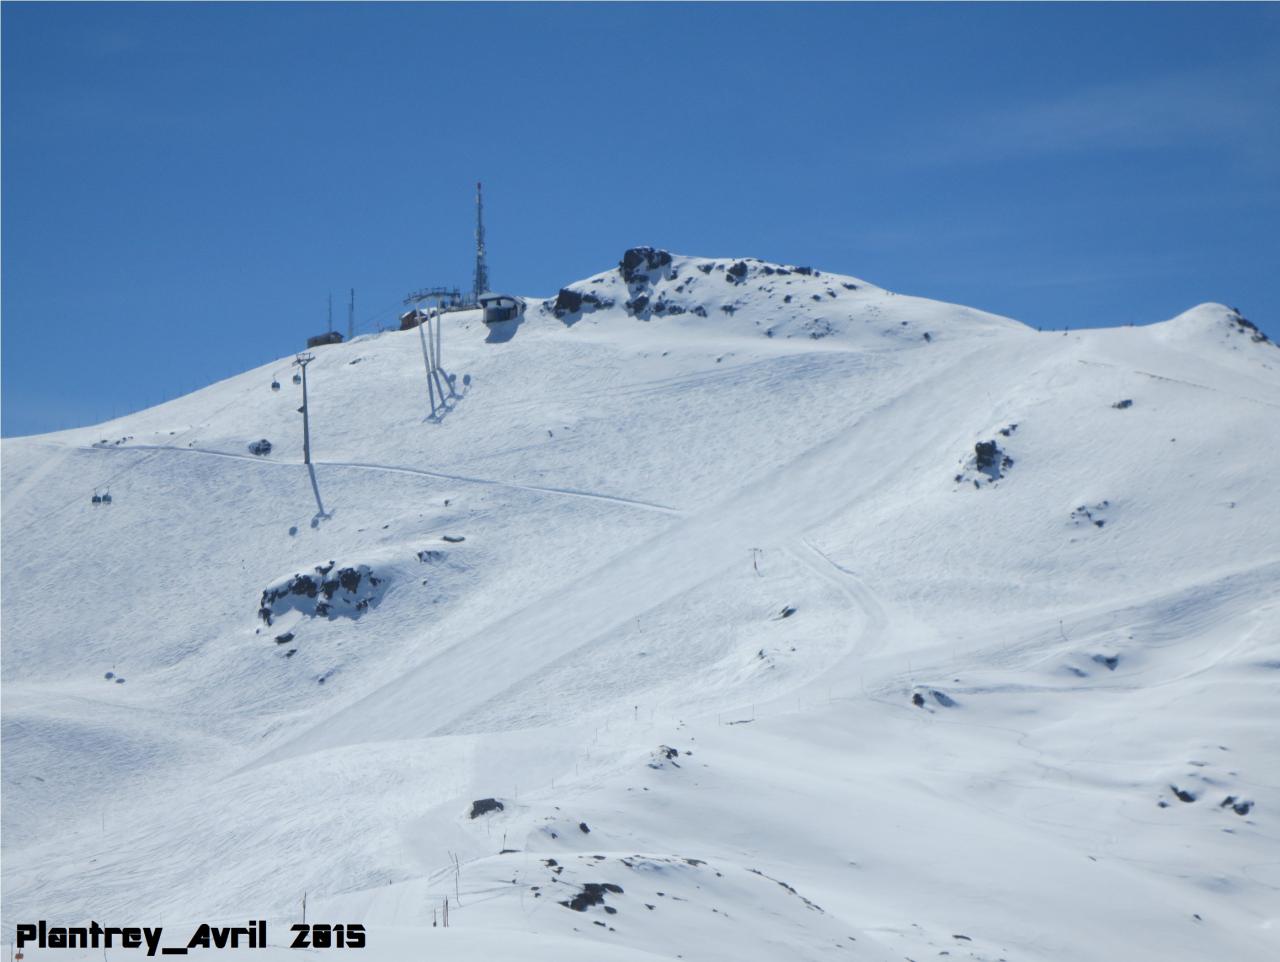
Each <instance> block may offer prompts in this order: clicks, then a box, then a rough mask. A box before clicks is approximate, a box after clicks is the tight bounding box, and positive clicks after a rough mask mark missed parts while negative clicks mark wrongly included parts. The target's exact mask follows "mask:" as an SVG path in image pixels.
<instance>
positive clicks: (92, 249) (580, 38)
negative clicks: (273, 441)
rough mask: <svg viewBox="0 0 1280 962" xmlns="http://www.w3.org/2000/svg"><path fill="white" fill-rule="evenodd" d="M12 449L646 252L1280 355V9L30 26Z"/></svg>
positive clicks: (10, 164) (143, 13) (19, 198)
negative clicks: (1172, 326)
mask: <svg viewBox="0 0 1280 962" xmlns="http://www.w3.org/2000/svg"><path fill="white" fill-rule="evenodd" d="M0 18H2V20H3V24H2V26H3V51H2V53H3V59H2V60H0V70H2V72H3V77H2V79H3V95H2V96H3V103H2V105H0V110H2V112H0V124H2V128H3V129H2V134H3V140H2V144H3V147H2V151H3V158H2V160H3V169H2V179H3V182H2V185H0V187H2V190H3V207H2V214H0V217H2V221H3V223H2V227H3V250H2V255H3V295H2V297H3V303H2V307H3V433H4V434H5V435H6V436H8V435H14V434H26V433H32V432H36V431H46V430H53V429H57V428H62V427H70V426H73V425H77V424H85V423H92V422H95V421H98V420H102V419H105V418H108V417H110V416H112V415H113V414H122V413H125V412H127V411H129V410H133V409H136V408H138V407H141V406H144V405H146V404H148V403H157V402H159V401H160V400H162V399H164V398H167V397H172V396H173V395H175V394H178V393H181V392H184V391H189V390H192V389H194V388H196V387H199V386H201V385H203V384H206V383H208V382H210V381H212V380H216V379H218V378H222V377H226V376H228V375H230V374H233V373H236V372H238V371H241V370H244V369H245V368H248V367H250V366H253V365H256V364H260V363H264V362H266V361H268V360H270V359H272V358H274V357H277V356H281V355H285V354H288V353H290V352H291V351H294V350H296V349H297V348H298V347H299V346H300V345H301V344H302V343H303V341H304V340H305V338H306V336H307V335H309V334H313V333H316V332H318V331H322V330H323V329H324V325H325V305H326V298H327V295H328V293H329V292H330V291H333V292H334V298H335V302H336V305H337V306H336V308H335V315H336V316H337V318H338V319H339V322H340V326H345V319H346V309H345V292H346V290H347V289H348V288H350V287H354V288H356V292H357V293H356V296H357V308H358V310H357V319H358V320H359V321H360V323H361V324H362V325H363V326H364V327H365V328H366V329H372V328H374V326H375V325H376V324H377V323H378V322H379V321H381V322H383V323H388V324H389V323H391V322H392V318H393V315H394V313H395V311H396V309H397V308H398V305H399V301H400V298H401V297H403V295H404V294H405V293H406V292H407V291H409V290H410V289H412V288H415V287H419V286H427V285H437V284H449V285H457V286H459V287H462V288H467V287H469V285H470V282H471V268H472V261H471V257H472V248H471V243H472V240H471V230H472V219H473V208H472V203H473V185H474V182H475V181H476V180H477V179H480V180H483V181H484V182H485V194H486V213H487V218H486V222H487V227H488V240H489V253H490V276H491V280H492V283H493V286H494V287H495V288H497V289H503V290H511V291H515V292H519V293H529V294H540V293H554V291H555V290H556V289H557V288H558V287H559V286H560V285H561V284H564V283H568V282H569V281H572V280H576V279H578V278H580V277H584V276H586V275H589V274H592V273H595V272H597V271H600V270H604V269H606V268H608V267H610V266H611V265H612V264H614V263H616V261H617V259H618V257H619V256H620V255H621V253H622V251H623V250H624V249H626V248H627V247H631V246H635V245H639V244H652V245H655V246H662V247H666V248H669V249H671V250H675V251H679V252H682V253H689V254H701V255H707V256H755V257H761V258H766V259H770V260H780V261H786V262H790V263H805V264H813V265H815V266H818V267H821V268H824V269H828V270H833V271H839V272H844V273H849V274H854V275H857V276H861V277H863V278H865V279H867V280H870V281H873V282H875V283H877V284H881V285H883V286H885V287H889V288H891V289H894V290H899V291H904V292H908V293H912V294H919V295H923V296H927V297H935V298H939V299H943V300H950V301H956V302H960V303H965V304H971V305H973V306H976V307H981V308H984V309H987V310H991V311H995V312H998V313H1002V314H1007V315H1009V316H1012V317H1016V318H1018V319H1019V320H1022V321H1025V322H1027V323H1029V324H1032V325H1037V326H1044V327H1062V326H1064V325H1071V326H1073V327H1075V326H1096V325H1114V324H1121V323H1130V322H1134V323H1147V322H1152V321H1158V320H1162V319H1165V318H1167V317H1170V316H1172V315H1174V314H1176V313H1178V312H1180V311H1182V310H1184V309H1186V308H1187V307H1190V306H1192V305H1194V304H1196V303H1200V302H1202V301H1209V300H1214V301H1223V302H1225V303H1228V304H1231V305H1234V306H1239V307H1240V308H1241V309H1242V310H1243V311H1244V312H1245V314H1246V315H1247V316H1249V317H1250V318H1252V319H1253V320H1254V321H1255V322H1257V323H1258V324H1259V325H1260V326H1261V327H1262V328H1263V329H1264V330H1266V331H1267V332H1268V333H1270V334H1271V335H1272V336H1273V337H1277V336H1280V284H1278V283H1277V275H1280V270H1278V268H1277V265H1280V7H1278V6H1276V5H1271V4H1241V5H1236V4H1208V5H1199V4H1177V5H1160V4H1142V5H1122V4H1089V5H1071V4H1052V5H1020V4H1008V5H1005V4H999V5H989V6H988V5H979V6H961V5H932V4H928V5H926V4H904V5H867V6H861V5H859V6H852V5H849V6H846V5H802V4H789V5H773V4H759V5H731V4H714V5H675V4H662V5H629V4H628V5H622V4H614V5H518V6H505V5H490V4H483V5H476V6H453V5H409V4H390V5H347V4H324V5H310V4H281V5H258V4H225V5H195V4H174V5H153V4H146V5H112V4H16V5H15V4H5V5H4V6H3V8H2V9H0Z"/></svg>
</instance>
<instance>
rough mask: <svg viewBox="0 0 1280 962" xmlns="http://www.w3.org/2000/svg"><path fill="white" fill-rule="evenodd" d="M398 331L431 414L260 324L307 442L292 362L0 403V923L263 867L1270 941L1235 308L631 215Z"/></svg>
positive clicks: (1264, 719) (624, 930)
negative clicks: (136, 392)
mask: <svg viewBox="0 0 1280 962" xmlns="http://www.w3.org/2000/svg"><path fill="white" fill-rule="evenodd" d="M1080 320H1081V322H1082V323H1086V322H1088V321H1089V320H1090V319H1089V318H1083V317H1082V318H1081V319H1080ZM443 325H444V326H443V336H442V357H441V361H442V363H443V367H444V368H445V370H446V371H448V372H449V373H450V374H451V375H452V376H453V382H452V383H453V386H454V392H455V396H454V397H451V398H450V399H449V401H448V404H447V407H446V408H445V409H444V410H442V411H438V412H437V414H436V416H434V417H432V416H431V415H430V405H429V401H428V395H427V384H426V379H425V377H424V371H423V357H422V352H421V349H420V342H419V336H418V333H417V332H416V331H413V330H410V331H405V332H399V331H396V332H386V333H381V334H377V335H369V336H362V337H358V338H356V339H355V340H353V341H351V342H349V343H346V344H340V345H329V346H325V347H321V348H317V349H316V350H315V351H314V354H315V360H314V361H313V362H312V363H311V365H310V367H309V368H308V391H309V403H310V421H311V435H312V453H313V459H314V464H313V469H314V470H313V472H309V471H308V469H307V468H306V467H305V466H304V465H303V464H302V425H301V420H302V419H301V416H300V415H299V413H298V408H299V406H300V404H301V389H300V388H299V387H297V386H296V385H294V384H293V382H292V380H291V374H292V369H291V367H290V364H291V361H292V357H286V358H282V359H280V360H277V361H273V362H272V363H270V364H267V365H264V366H262V367H260V368H258V369H256V370H252V371H248V372H246V373H245V374H242V375H240V376H237V377H233V378H230V379H228V380H225V381H222V382H219V383H217V384H213V385H210V386H209V387H207V388H205V389H203V390H200V391H197V392H195V393H193V394H191V395H188V396H185V397H181V398H178V399H176V400H173V401H171V402H168V403H166V404H163V405H160V406H158V407H155V408H151V409H148V410H145V411H140V412H138V413H136V414H132V415H129V416H127V417H123V418H120V419H119V420H116V421H111V422H108V423H105V424H101V425H97V426H94V427H92V428H84V429H78V430H72V431H64V432H60V433H57V434H50V435H45V436H40V437H29V438H15V439H6V440H5V441H4V444H3V551H4V564H3V924H4V930H5V934H6V940H8V939H11V938H12V936H13V932H14V927H15V926H16V925H17V924H19V923H28V922H35V921H36V920H41V919H43V920H47V921H48V922H49V924H50V925H64V926H86V925H88V924H89V922H90V920H93V921H97V922H98V923H99V924H101V925H104V926H105V925H112V926H125V925H138V926H152V927H154V926H163V929H164V936H163V942H164V944H165V945H167V946H180V945H186V944H187V940H188V939H189V937H190V936H191V934H192V933H193V932H194V931H195V930H196V929H197V927H198V926H199V925H200V924H202V923H209V924H211V925H215V926H239V925H245V924H246V923H247V922H248V920H251V919H265V920H267V921H268V927H269V938H268V941H269V943H270V945H269V947H268V948H267V949H263V950H256V951H251V950H248V949H244V948H241V949H238V950H236V951H235V953H234V955H233V956H232V957H236V958H238V957H242V956H248V957H255V958H278V959H297V958H299V957H300V956H299V954H298V950H297V949H290V948H289V943H290V941H291V938H292V934H291V933H290V932H289V930H288V927H289V925H290V924H291V923H294V922H299V921H300V920H301V902H302V899H303V896H304V893H305V897H306V914H307V921H308V922H309V923H327V924H339V923H341V924H348V925H349V924H353V923H359V924H363V925H364V926H365V927H366V931H367V940H368V941H367V945H366V947H365V948H363V949H359V950H353V949H344V950H339V949H329V950H324V949H315V950H312V951H311V952H310V953H309V954H308V957H319V958H326V957H330V956H335V955H336V956H345V957H358V958H360V959H364V960H368V962H383V960H387V962H401V960H405V959H417V958H421V959H451V960H453V959H456V960H491V959H520V960H553V959H554V960H569V962H574V960H582V962H588V960H590V962H624V960H626V962H632V960H636V962H639V960H653V959H686V960H734V962H756V960H759V962H773V960H817V959H849V960H882V959H883V960H900V959H903V958H909V959H913V960H916V962H923V960H925V959H933V958H938V957H948V958H950V959H978V960H990V962H995V960H1008V962H1031V960H1043V962H1063V960H1119V959H1125V960H1146V959H1151V960H1155V959H1159V960H1162V962H1168V960H1188V962H1191V960H1195V962H1203V960H1211V959H1212V960H1220V959H1222V960H1225V959H1230V960H1238V962H1248V960H1256V962H1271V960H1274V959H1276V958H1280V828H1278V826H1280V729H1278V728H1277V720H1278V719H1280V715H1278V714H1277V711H1278V710H1277V705H1278V704H1280V483H1278V482H1277V478H1280V435H1278V431H1277V419H1278V416H1280V350H1277V349H1276V346H1275V345H1274V344H1272V343H1271V342H1269V341H1268V340H1266V339H1265V338H1264V337H1263V336H1262V335H1261V334H1260V333H1259V332H1258V331H1257V329H1256V328H1254V327H1253V326H1252V324H1251V323H1250V322H1249V321H1247V320H1246V319H1245V318H1244V317H1243V316H1242V315H1241V314H1240V313H1239V312H1237V311H1236V310H1234V309H1233V308H1229V307H1226V306H1223V305H1218V304H1203V305H1200V306H1198V307H1194V308H1192V309H1191V310H1189V311H1187V312H1186V313H1184V314H1182V315H1180V316H1178V317H1176V318H1173V319H1172V320H1169V321H1165V322H1163V323H1157V324H1151V325H1146V326H1131V327H1129V326H1126V327H1121V328H1113V329H1082V330H1072V331H1069V332H1062V331H1046V332H1037V331H1036V330H1034V329H1032V328H1029V327H1026V326H1024V325H1022V324H1020V323H1018V322H1016V321H1013V320H1009V319H1006V318H1002V317H997V316H994V315H991V314H987V313H983V312H982V311H978V310H973V309H969V308H965V307H958V306H953V305H948V304H942V303H937V302H933V301H928V300H923V299H920V298H915V297H910V296H906V295H902V294H896V293H894V292H891V291H887V290H883V289H881V288H879V287H876V286H875V285H874V284H871V283H867V282H865V281H862V280H859V279H857V278H853V277H847V276H843V275H839V274H832V273H829V272H828V271H826V270H825V269H812V270H811V269H808V268H797V267H794V266H789V265H778V264H767V263H764V262H761V261H757V260H752V259H743V260H737V259H706V258H694V257H684V256H678V255H674V256H673V255H668V254H666V253H665V252H662V251H655V250H651V249H647V248H645V249H637V250H635V251H632V252H628V254H627V256H626V257H624V258H623V261H622V262H621V263H620V265H619V266H618V267H616V268H613V269H610V270H607V271H605V272H603V273H601V274H599V275H597V276H595V277H592V278H588V279H586V280H584V281H580V282H577V283H575V284H571V285H569V286H568V287H566V288H565V289H563V290H562V291H560V293H559V294H558V295H555V296H553V297H550V298H530V299H529V300H528V310H527V312H526V314H525V315H524V317H523V318H522V319H521V320H519V321H517V322H506V323H503V324H499V325H494V326H492V327H486V325H484V324H483V323H482V322H481V319H480V316H479V314H478V312H461V313H452V314H446V315H444V319H443ZM273 380H276V381H277V382H279V383H280V385H281V387H280V389H279V390H272V388H271V382H272V381H273ZM259 439H267V440H269V441H270V443H271V450H270V452H269V453H267V454H265V455H254V454H252V453H250V451H249V449H248V445H249V444H250V443H252V442H254V441H257V440H259ZM95 492H96V493H98V494H99V495H100V496H101V494H103V493H109V494H110V501H109V502H108V503H103V502H102V501H99V502H98V503H94V502H93V500H92V496H93V495H94V494H95ZM489 799H492V800H493V802H496V803H498V804H491V803H485V804H481V805H476V804H475V803H477V802H484V800H489ZM473 813H474V817H472V816H473ZM446 902H447V903H448V921H449V925H448V928H445V927H444V926H443V911H444V906H445V904H446ZM225 951H226V950H223V951H218V950H211V951H210V952H207V953H203V955H205V956H207V957H210V958H218V957H223V955H224V953H225ZM25 952H26V957H27V958H28V959H31V960H35V959H46V958H49V959H62V960H67V962H71V960H79V959H84V960H88V959H97V958H98V957H99V956H100V954H101V950H100V949H99V950H94V951H83V950H71V949H63V950H46V951H41V950H39V949H34V950H33V949H31V948H28V949H26V950H25ZM144 954H145V950H136V951H124V950H121V949H119V948H115V947H113V948H112V949H111V950H110V954H109V958H111V959H116V958H134V957H142V956H143V955H144ZM193 954H196V955H199V954H202V953H198V952H193Z"/></svg>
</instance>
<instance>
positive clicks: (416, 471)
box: [81, 444, 682, 515]
mask: <svg viewBox="0 0 1280 962" xmlns="http://www.w3.org/2000/svg"><path fill="white" fill-rule="evenodd" d="M81 450H97V451H106V450H112V451H155V452H167V453H173V454H202V455H206V456H209V457H215V458H231V459H234V460H237V461H249V462H251V463H253V464H273V465H279V466H281V467H285V468H299V467H306V465H297V464H292V463H290V462H287V461H279V460H276V459H274V458H266V457H258V456H255V455H249V454H238V453H234V452H231V451H216V450H213V449H212V448H178V447H173V446H171V445H159V444H156V445H152V444H134V445H130V446H129V447H127V448H92V447H89V448H82V449H81ZM311 463H312V465H313V466H315V467H328V468H355V469H357V470H362V471H385V472H387V473H390V474H410V475H416V476H418V477H423V478H434V479H436V480H439V481H460V482H464V483H466V484H479V485H485V486H488V487H495V488H511V489H513V490H516V491H531V492H533V493H535V494H555V495H564V496H565V497H569V498H585V499H588V500H591V501H604V502H607V503H610V504H619V505H625V506H627V507H632V508H643V509H646V510H650V511H658V512H661V513H663V514H670V515H680V514H681V513H682V512H681V511H680V510H679V509H677V508H672V507H669V506H668V505H665V504H654V503H652V502H649V501H639V500H636V499H634V498H624V497H621V496H619V495H612V494H602V493H600V492H596V491H578V490H575V489H573V488H555V487H544V486H541V485H537V484H525V483H523V482H520V481H503V480H500V479H496V478H477V477H471V476H468V475H464V474H447V473H445V472H442V471H427V470H426V469H424V468H409V467H403V466H401V465H395V464H368V463H364V462H360V461H317V460H313V461H312V462H311Z"/></svg>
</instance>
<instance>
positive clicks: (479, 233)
mask: <svg viewBox="0 0 1280 962" xmlns="http://www.w3.org/2000/svg"><path fill="white" fill-rule="evenodd" d="M480 191H481V187H480V182H479V181H476V282H475V290H474V291H472V292H471V295H472V297H473V299H474V300H475V303H477V304H479V303H480V295H481V294H486V293H488V291H489V269H488V268H487V267H486V266H485V263H484V197H483V195H482V194H481V192H480Z"/></svg>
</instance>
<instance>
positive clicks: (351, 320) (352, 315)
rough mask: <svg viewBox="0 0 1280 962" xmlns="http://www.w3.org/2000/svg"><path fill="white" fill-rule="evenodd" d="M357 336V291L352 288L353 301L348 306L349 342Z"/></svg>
mask: <svg viewBox="0 0 1280 962" xmlns="http://www.w3.org/2000/svg"><path fill="white" fill-rule="evenodd" d="M355 336H356V289H355V288H354V287H353V288H351V301H350V303H349V304H347V340H348V341H349V340H351V339H352V338H353V337H355Z"/></svg>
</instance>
